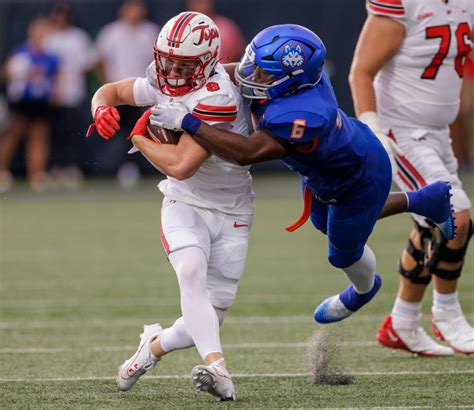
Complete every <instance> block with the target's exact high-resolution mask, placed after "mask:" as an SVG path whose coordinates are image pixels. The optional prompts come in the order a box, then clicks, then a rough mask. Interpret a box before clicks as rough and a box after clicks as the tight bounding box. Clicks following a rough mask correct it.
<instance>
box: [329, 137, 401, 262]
mask: <svg viewBox="0 0 474 410" xmlns="http://www.w3.org/2000/svg"><path fill="white" fill-rule="evenodd" d="M391 175H392V174H391V168H390V161H389V159H388V156H387V154H386V153H385V151H384V149H383V147H382V146H381V145H380V143H378V142H377V144H375V147H374V149H373V150H372V152H369V155H368V156H367V161H366V170H365V173H364V175H363V177H362V178H361V179H360V180H359V181H358V183H357V184H356V185H355V187H354V189H353V190H351V192H350V194H348V195H347V198H345V199H344V200H343V201H340V202H339V203H337V204H335V205H329V211H328V221H327V228H328V232H327V234H328V240H329V251H328V259H329V262H330V263H331V265H333V266H336V267H338V268H345V267H348V266H350V265H352V264H353V263H355V262H357V261H358V260H359V259H360V258H361V256H362V254H363V252H364V246H365V244H366V243H367V240H368V238H369V236H370V234H371V233H372V230H373V229H374V226H375V223H376V222H377V218H378V216H379V215H380V212H381V210H382V208H383V206H384V205H385V202H386V200H387V197H388V194H389V192H390V187H391V179H392V178H391Z"/></svg>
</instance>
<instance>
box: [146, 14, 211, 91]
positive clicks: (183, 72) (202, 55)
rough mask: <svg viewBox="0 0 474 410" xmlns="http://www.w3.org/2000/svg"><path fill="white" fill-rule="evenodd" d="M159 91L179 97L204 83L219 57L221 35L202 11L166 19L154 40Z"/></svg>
mask: <svg viewBox="0 0 474 410" xmlns="http://www.w3.org/2000/svg"><path fill="white" fill-rule="evenodd" d="M154 51H155V66H156V74H157V81H158V86H159V88H160V90H161V91H162V92H163V93H164V94H166V95H170V96H182V95H185V94H188V93H190V92H193V91H196V90H198V89H200V88H201V87H203V86H204V84H206V82H207V80H208V79H209V77H210V76H211V74H212V73H213V72H214V69H215V66H216V65H217V62H218V59H219V51H220V35H219V30H218V29H217V26H216V25H215V23H214V22H213V21H212V20H211V19H210V18H209V17H207V16H205V15H204V14H200V13H195V12H184V13H181V14H179V15H178V16H176V17H174V18H172V19H171V20H170V21H168V22H167V23H166V24H165V25H164V26H163V29H162V30H161V32H160V34H159V36H158V39H157V40H156V43H155V48H154Z"/></svg>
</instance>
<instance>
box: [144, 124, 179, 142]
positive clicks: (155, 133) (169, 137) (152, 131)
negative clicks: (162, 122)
mask: <svg viewBox="0 0 474 410" xmlns="http://www.w3.org/2000/svg"><path fill="white" fill-rule="evenodd" d="M147 132H148V135H147V137H148V138H150V139H151V140H153V141H155V142H157V143H161V144H173V145H176V144H177V143H178V142H179V138H180V137H181V134H182V133H183V131H173V130H168V129H166V128H161V127H159V126H157V125H153V124H150V123H148V125H147Z"/></svg>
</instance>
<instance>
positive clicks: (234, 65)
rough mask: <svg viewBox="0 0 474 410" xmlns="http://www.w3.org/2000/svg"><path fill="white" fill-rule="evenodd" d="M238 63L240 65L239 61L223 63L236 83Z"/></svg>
mask: <svg viewBox="0 0 474 410" xmlns="http://www.w3.org/2000/svg"><path fill="white" fill-rule="evenodd" d="M238 65H239V63H227V64H223V66H224V69H225V71H226V73H227V74H228V75H229V77H230V79H231V80H232V82H234V83H235V69H236V68H237V66H238Z"/></svg>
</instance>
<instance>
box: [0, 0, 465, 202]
mask: <svg viewBox="0 0 474 410" xmlns="http://www.w3.org/2000/svg"><path fill="white" fill-rule="evenodd" d="M186 9H187V10H194V11H198V12H201V13H204V14H206V15H208V16H210V17H211V18H212V19H213V20H214V21H215V22H216V24H217V26H218V27H219V29H220V33H221V38H222V50H221V61H222V62H227V61H238V60H239V59H240V56H241V55H242V53H243V50H244V47H245V43H246V40H245V36H244V35H243V33H242V31H241V29H240V28H239V26H238V25H237V24H236V23H235V22H234V21H233V20H231V19H230V18H228V17H225V16H222V15H219V14H218V13H217V11H216V6H215V3H214V0H188V1H187V2H186ZM147 11H148V10H147V7H146V4H145V2H144V1H143V0H125V1H123V3H122V4H121V6H120V8H119V10H118V15H117V19H116V20H115V21H113V22H111V23H109V24H107V25H105V26H104V27H103V28H102V29H101V30H100V31H99V32H98V34H97V36H96V38H95V41H93V40H92V38H91V36H90V35H89V34H88V33H87V32H86V31H85V30H83V29H81V28H80V27H77V26H76V25H75V21H74V10H73V9H72V6H71V4H69V3H67V2H66V1H60V2H58V3H56V4H55V5H54V6H53V7H52V9H51V10H50V12H49V13H48V14H47V15H45V16H43V17H38V18H36V19H35V20H33V21H31V22H30V24H29V27H28V30H27V33H26V39H25V41H24V42H23V43H21V44H18V45H16V46H15V47H14V48H13V49H12V50H11V52H10V54H9V57H8V58H7V60H6V62H5V63H4V64H3V67H2V74H3V75H2V80H3V83H4V86H5V87H4V88H5V91H6V93H5V94H6V101H7V103H8V116H7V117H6V118H4V119H3V120H2V119H0V193H2V192H6V191H8V190H9V189H10V188H11V187H12V185H13V182H14V176H17V175H22V174H23V172H24V173H25V174H26V178H27V181H28V183H29V185H30V187H31V189H33V190H34V191H38V192H42V191H46V190H50V189H57V188H61V189H70V190H74V189H77V188H79V187H80V185H81V182H82V179H83V175H84V174H89V175H104V174H105V175H115V176H116V177H117V179H118V181H119V182H120V183H121V184H122V186H124V187H131V186H133V185H134V184H135V183H136V182H137V181H138V180H139V178H140V175H141V174H142V173H144V172H150V171H152V169H151V168H150V165H149V164H148V163H147V162H146V161H145V160H144V158H142V157H141V156H140V155H127V150H128V148H129V146H128V145H129V143H128V142H127V141H126V136H127V135H128V133H129V132H130V130H131V128H132V126H133V124H134V122H135V121H136V119H137V118H138V117H139V116H140V115H141V112H142V111H141V109H140V108H135V107H125V106H124V107H120V109H119V111H120V115H121V118H122V120H121V130H120V135H118V136H116V137H115V138H114V139H112V140H111V141H108V142H106V141H102V140H100V139H99V137H97V136H94V137H93V138H89V139H88V140H86V139H85V138H84V135H85V130H86V129H87V125H88V123H89V122H90V121H91V115H90V111H89V110H88V106H89V97H90V91H94V90H88V87H87V85H88V83H89V84H90V83H92V84H93V85H94V87H93V88H94V89H95V88H97V87H98V86H99V85H101V84H103V83H107V82H114V81H117V80H120V79H122V78H126V77H131V76H143V75H144V73H145V69H146V67H147V66H148V65H149V64H150V62H151V61H152V59H153V43H154V41H155V39H156V37H157V35H158V32H159V30H160V27H159V26H158V25H157V24H156V23H154V22H151V21H149V20H148V19H147ZM253 34H254V33H248V36H249V37H250V36H252V35H253ZM473 90H474V64H473V63H472V60H471V61H470V62H469V64H468V68H467V70H466V76H465V87H464V92H463V97H462V107H461V113H460V115H459V118H458V120H457V121H456V122H455V123H454V124H453V125H452V137H453V146H454V150H455V153H456V155H457V157H458V159H459V162H460V169H461V170H463V171H469V170H471V171H472V170H473V168H474V166H473V159H472V156H473V155H472V151H473V146H472V145H474V144H473V143H472V140H473V134H474V91H473Z"/></svg>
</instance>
